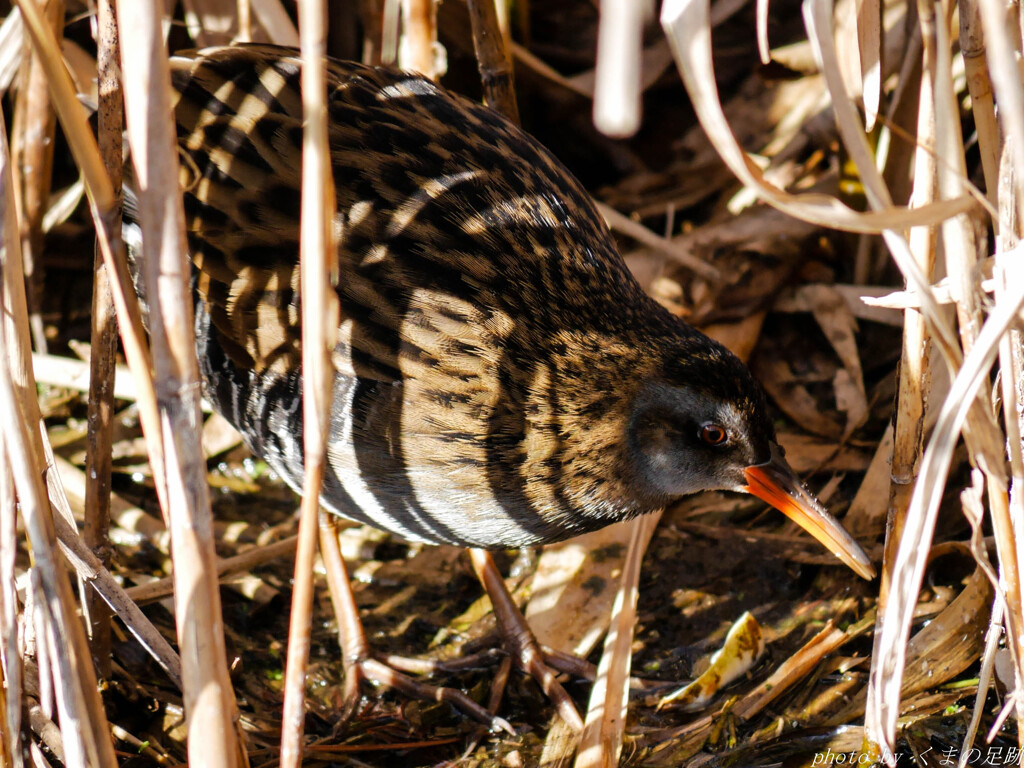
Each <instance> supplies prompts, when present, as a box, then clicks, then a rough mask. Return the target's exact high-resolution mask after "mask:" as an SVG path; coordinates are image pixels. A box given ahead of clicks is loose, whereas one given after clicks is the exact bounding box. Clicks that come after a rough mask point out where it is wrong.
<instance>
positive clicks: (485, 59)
mask: <svg viewBox="0 0 1024 768" xmlns="http://www.w3.org/2000/svg"><path fill="white" fill-rule="evenodd" d="M468 5H469V20H470V23H471V24H472V27H473V50H474V51H475V52H476V63H477V67H478V68H479V70H480V82H481V83H482V84H483V88H484V104H486V105H487V106H489V107H490V108H491V109H493V110H495V111H497V112H500V113H501V114H503V115H504V116H505V117H507V118H508V119H509V120H511V121H512V122H513V123H515V124H516V125H518V124H519V107H518V105H517V104H516V93H515V83H514V76H513V70H512V59H511V58H510V56H509V53H508V48H507V47H506V45H505V36H504V34H503V33H502V31H501V25H500V24H499V23H498V10H497V7H496V6H495V0H468Z"/></svg>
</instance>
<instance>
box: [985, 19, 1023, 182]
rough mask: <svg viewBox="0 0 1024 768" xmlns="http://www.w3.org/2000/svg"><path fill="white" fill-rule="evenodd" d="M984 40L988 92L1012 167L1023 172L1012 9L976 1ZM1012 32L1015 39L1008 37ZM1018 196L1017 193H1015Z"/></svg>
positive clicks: (1020, 92) (1019, 88) (1020, 87)
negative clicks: (995, 105) (996, 108)
mask: <svg viewBox="0 0 1024 768" xmlns="http://www.w3.org/2000/svg"><path fill="white" fill-rule="evenodd" d="M978 6H979V8H980V10H981V26H982V30H983V31H984V36H985V59H986V61H987V63H988V71H989V75H990V76H991V78H992V90H993V91H994V92H995V95H996V101H997V102H998V103H999V118H1000V124H1001V125H1002V129H1003V133H1004V134H1005V135H1006V137H1007V139H1009V144H1010V147H1011V152H1012V153H1013V167H1014V168H1015V169H1016V170H1017V171H1018V172H1021V169H1024V82H1022V78H1021V73H1020V69H1019V68H1018V65H1017V50H1018V48H1019V47H1020V39H1019V35H1020V32H1021V30H1020V27H1019V24H1016V23H1011V22H1013V21H1014V14H1015V10H1014V6H1013V5H1012V4H1009V3H1002V2H999V0H978ZM1011 30H1014V31H1016V33H1017V35H1018V39H1017V40H1016V41H1014V40H1013V39H1012V38H1011V37H1010V32H1011ZM1018 194H1020V192H1018Z"/></svg>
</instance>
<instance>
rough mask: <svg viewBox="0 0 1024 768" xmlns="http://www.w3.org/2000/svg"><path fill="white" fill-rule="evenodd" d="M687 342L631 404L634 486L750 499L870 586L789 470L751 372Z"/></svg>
mask: <svg viewBox="0 0 1024 768" xmlns="http://www.w3.org/2000/svg"><path fill="white" fill-rule="evenodd" d="M690 342H691V344H688V345H687V348H686V349H684V350H681V354H679V355H675V356H673V358H672V359H671V360H669V361H668V362H666V363H665V364H664V365H663V366H662V370H661V371H660V372H659V374H658V375H657V376H655V377H654V378H652V379H650V380H648V381H646V382H644V384H643V385H642V386H641V388H640V389H639V391H638V393H637V395H636V397H635V399H634V401H633V407H632V413H631V416H630V419H629V425H628V434H629V443H630V455H631V456H633V457H634V461H635V463H636V466H635V472H636V480H637V482H638V483H640V484H641V486H643V487H646V489H647V491H648V492H649V493H650V495H651V496H652V497H655V498H661V499H666V500H674V499H677V498H679V497H681V496H685V495H687V494H690V493H696V492H698V491H710V490H728V491H742V492H745V493H751V494H753V495H755V496H757V497H759V498H761V499H763V500H764V501H766V502H768V503H769V504H771V505H772V506H773V507H775V508H776V509H778V510H779V511H781V512H783V513H784V514H785V515H787V516H788V517H790V518H791V519H792V520H794V521H795V522H796V523H798V524H799V525H800V526H801V527H802V528H804V529H805V530H806V531H807V532H808V533H810V534H811V535H812V536H814V538H816V539H817V540H818V541H819V542H821V543H822V544H823V545H824V546H825V547H826V548H827V549H828V550H829V551H831V552H832V553H833V554H835V555H836V557H838V558H839V559H840V560H842V561H843V562H844V563H846V565H848V566H849V567H850V568H852V569H853V570H854V571H856V572H857V573H858V574H859V575H861V576H863V577H864V578H866V579H870V578H873V577H874V575H875V571H874V568H873V567H872V565H871V562H870V560H869V559H868V557H867V555H866V554H865V553H864V551H863V550H862V549H861V547H860V546H859V545H858V544H857V542H856V541H855V540H854V538H853V537H852V536H851V535H850V534H849V533H848V532H847V531H846V530H845V529H844V528H843V527H842V525H840V524H839V522H838V521H837V520H836V519H835V518H834V517H832V515H830V514H829V513H828V512H827V511H825V509H824V507H823V506H822V505H821V504H820V503H819V502H818V500H817V499H815V498H814V497H813V496H812V495H811V494H810V493H808V492H807V490H806V489H805V488H804V487H803V485H802V484H801V482H800V480H799V478H798V477H797V476H796V473H795V472H794V471H793V470H792V468H791V467H790V466H789V464H788V463H787V462H786V458H785V453H784V451H783V450H782V448H781V447H780V446H779V444H778V443H777V442H776V439H775V429H774V427H773V426H772V422H771V419H770V417H769V414H768V409H767V405H766V403H765V398H764V394H763V393H762V390H761V387H760V386H759V385H758V384H757V382H756V381H755V380H754V378H753V376H752V375H751V373H750V371H749V370H748V369H747V367H746V366H745V365H744V364H743V363H742V362H740V360H739V359H738V358H736V357H735V356H734V355H732V354H731V353H730V352H728V351H727V350H725V349H724V348H723V347H720V346H719V345H717V344H714V343H713V342H709V340H707V339H703V338H700V339H698V340H696V342H695V343H694V340H690Z"/></svg>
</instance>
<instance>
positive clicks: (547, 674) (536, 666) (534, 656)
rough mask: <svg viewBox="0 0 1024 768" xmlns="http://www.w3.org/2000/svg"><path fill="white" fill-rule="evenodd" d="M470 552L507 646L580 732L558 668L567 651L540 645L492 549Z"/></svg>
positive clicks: (568, 723)
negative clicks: (496, 562) (553, 651)
mask: <svg viewBox="0 0 1024 768" xmlns="http://www.w3.org/2000/svg"><path fill="white" fill-rule="evenodd" d="M469 555H470V559H471V560H472V562H473V569H474V570H475V571H476V575H477V577H478V578H479V579H480V582H481V583H482V584H483V585H484V589H486V590H487V594H488V595H489V596H490V598H491V604H492V605H493V606H494V617H495V619H496V620H497V622H498V631H499V632H500V633H501V636H502V640H503V643H504V646H505V650H506V651H507V652H508V654H509V656H511V657H512V660H513V661H514V663H516V664H517V665H518V666H519V668H520V669H522V670H523V671H524V672H526V673H527V674H528V675H530V676H531V677H532V678H533V679H534V680H536V681H537V683H538V684H539V685H540V687H541V690H543V691H544V695H546V696H547V697H548V698H549V699H550V700H551V703H552V704H554V705H555V708H556V709H557V710H558V714H559V715H561V717H562V719H563V720H564V721H565V722H566V724H567V725H568V726H569V727H570V728H572V729H573V730H574V731H576V732H577V733H579V732H580V731H582V730H583V718H582V717H580V713H579V712H578V711H577V709H576V705H575V704H574V703H573V701H572V699H571V698H570V696H569V694H568V693H566V691H565V688H563V687H562V684H561V683H560V682H559V681H558V671H559V670H562V671H566V670H564V669H562V666H563V662H565V661H566V659H565V657H564V654H554V653H545V651H544V650H542V649H541V646H540V644H539V643H538V642H537V638H536V637H535V636H534V634H533V631H532V630H531V629H530V627H529V625H528V624H527V623H526V618H525V617H524V616H523V613H522V611H520V610H519V607H518V606H517V605H516V604H515V601H514V600H513V599H512V596H511V595H510V594H509V592H508V589H507V588H506V587H505V580H504V579H502V578H501V574H500V573H499V572H498V568H497V566H496V565H495V564H494V559H493V558H492V557H491V555H490V553H489V552H487V551H486V550H482V549H471V550H469ZM570 658H571V657H570ZM573 671H575V667H574V668H573Z"/></svg>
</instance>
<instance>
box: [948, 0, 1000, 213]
mask: <svg viewBox="0 0 1024 768" xmlns="http://www.w3.org/2000/svg"><path fill="white" fill-rule="evenodd" d="M957 7H958V8H959V11H960V52H961V53H962V54H963V57H964V68H965V69H966V72H967V90H968V91H969V92H970V94H971V115H972V116H973V117H974V125H975V128H976V129H977V131H978V149H979V150H980V154H981V168H982V172H983V173H984V174H985V194H986V196H987V197H988V201H989V203H990V204H991V205H992V207H993V208H995V207H996V206H997V205H998V202H997V200H996V190H997V189H998V187H999V155H1000V154H1001V146H1002V138H1001V136H1000V135H999V124H998V123H997V122H996V110H995V103H994V102H993V100H992V80H991V79H990V78H989V74H988V67H987V66H986V64H985V41H984V38H983V36H982V31H981V11H980V9H979V8H978V0H961V2H959V3H957Z"/></svg>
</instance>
